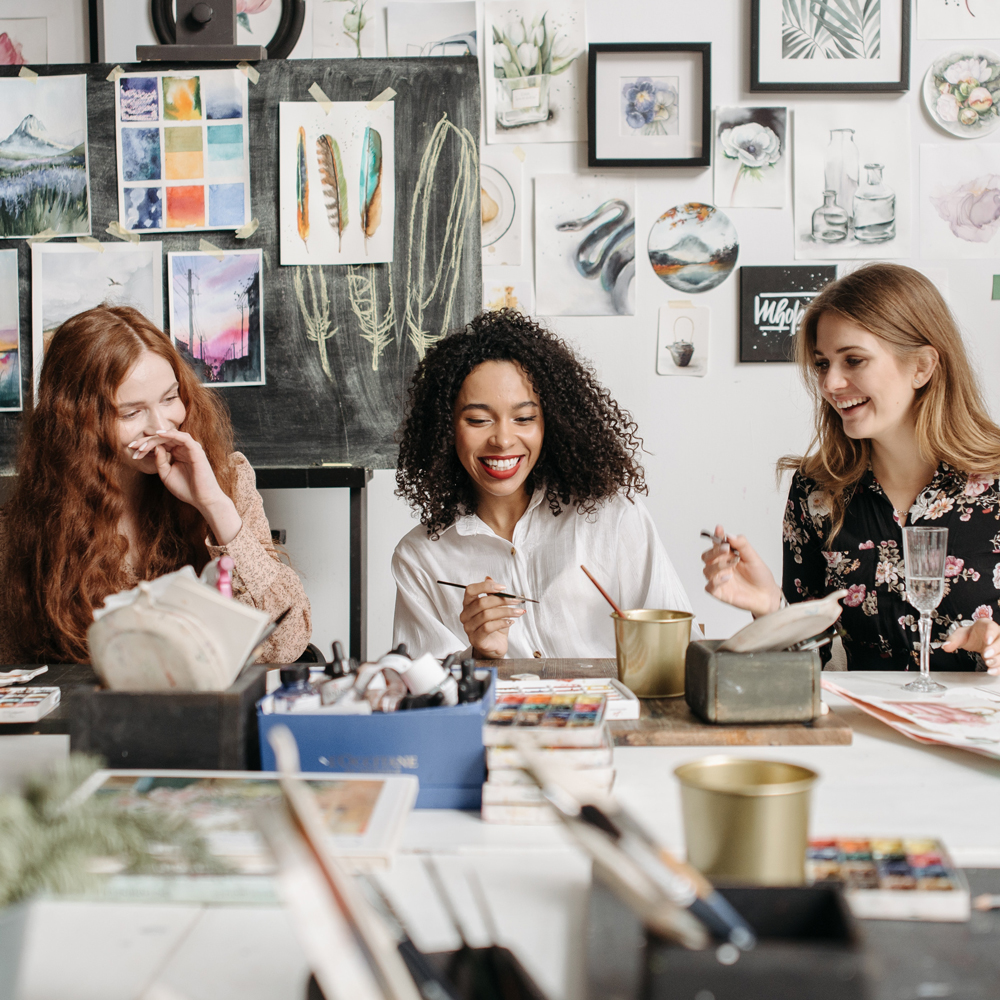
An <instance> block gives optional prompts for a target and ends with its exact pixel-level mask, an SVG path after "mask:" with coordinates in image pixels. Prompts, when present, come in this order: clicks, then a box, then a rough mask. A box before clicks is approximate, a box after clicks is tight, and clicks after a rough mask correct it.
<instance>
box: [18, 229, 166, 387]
mask: <svg viewBox="0 0 1000 1000" xmlns="http://www.w3.org/2000/svg"><path fill="white" fill-rule="evenodd" d="M103 246H104V252H103V253H98V252H97V251H96V250H92V249H91V248H90V247H86V246H80V245H78V244H74V243H68V244H67V243H36V244H35V245H34V246H32V248H31V346H32V354H33V357H34V375H35V379H36V382H37V379H38V373H39V372H40V370H41V364H42V359H43V357H44V354H45V348H46V347H47V346H48V343H49V341H50V340H51V339H52V335H53V334H54V333H55V332H56V330H58V329H59V327H60V326H61V325H62V324H63V323H64V322H65V321H66V320H68V319H69V318H70V316H75V315H76V314H77V313H80V312H83V311H84V310H85V309H93V308H94V306H99V305H102V304H103V305H112V306H131V307H132V308H134V309H138V310H139V312H141V313H142V314H143V316H145V317H146V318H147V319H148V320H150V321H151V322H152V323H154V324H155V325H156V326H158V327H159V328H160V329H161V330H162V329H163V255H162V244H161V243H159V242H156V241H150V242H146V243H137V244H132V243H105V244H103Z"/></svg>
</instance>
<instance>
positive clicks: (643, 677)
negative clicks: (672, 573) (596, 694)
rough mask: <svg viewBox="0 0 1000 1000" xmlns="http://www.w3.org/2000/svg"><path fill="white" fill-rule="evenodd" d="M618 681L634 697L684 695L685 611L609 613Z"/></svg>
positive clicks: (687, 614)
mask: <svg viewBox="0 0 1000 1000" xmlns="http://www.w3.org/2000/svg"><path fill="white" fill-rule="evenodd" d="M611 618H612V619H613V620H614V623H615V651H616V652H617V654H618V680H620V681H621V682H622V684H624V685H625V686H626V687H627V688H628V689H629V690H630V691H632V692H633V693H634V694H635V695H636V697H638V698H675V697H677V696H678V695H682V694H684V669H685V668H684V663H685V660H684V657H685V653H686V651H687V648H688V643H689V642H690V640H691V622H692V621H694V615H692V614H691V613H690V612H689V611H663V610H652V609H649V608H637V609H635V610H633V611H626V612H625V617H624V618H620V617H619V616H618V615H617V614H613V615H612V616H611Z"/></svg>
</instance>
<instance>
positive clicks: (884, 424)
mask: <svg viewBox="0 0 1000 1000" xmlns="http://www.w3.org/2000/svg"><path fill="white" fill-rule="evenodd" d="M936 361H937V356H936V352H934V350H933V348H927V349H926V350H925V351H924V352H917V353H915V355H914V357H913V359H912V360H906V361H904V360H903V359H900V358H899V357H897V355H896V354H895V353H894V352H893V351H892V350H891V349H890V347H889V345H888V344H887V343H886V342H885V341H884V340H882V339H881V338H880V337H876V336H875V334H873V333H869V332H868V331H867V330H865V329H864V328H863V327H860V326H858V325H857V324H856V323H854V322H852V321H851V320H849V319H846V318H845V317H843V316H841V315H839V314H838V313H834V312H825V313H823V314H822V315H821V316H820V317H819V320H818V322H817V324H816V349H815V352H814V363H815V365H816V370H817V377H818V380H819V388H820V392H821V393H822V394H823V398H824V399H825V400H826V401H827V402H828V403H829V404H830V405H831V406H832V407H833V408H834V409H835V410H836V411H837V414H838V415H839V416H840V419H841V420H842V421H843V423H844V433H845V434H846V435H847V436H848V437H849V438H854V439H856V440H858V439H863V438H868V439H870V440H872V441H879V440H880V439H888V438H889V437H891V436H892V435H893V434H894V433H895V432H896V431H898V430H900V429H901V428H903V427H905V426H907V425H911V424H912V423H913V420H914V415H913V401H914V399H915V397H916V393H917V389H918V388H919V387H920V386H922V385H924V384H925V383H926V382H927V380H928V379H929V378H930V376H931V373H932V372H933V370H934V367H935V364H936Z"/></svg>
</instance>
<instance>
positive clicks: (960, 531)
mask: <svg viewBox="0 0 1000 1000" xmlns="http://www.w3.org/2000/svg"><path fill="white" fill-rule="evenodd" d="M796 355H797V361H798V364H799V366H800V368H801V370H802V374H803V377H804V379H805V382H806V385H807V386H808V388H809V390H810V392H811V394H812V396H813V399H814V401H815V436H814V438H813V441H812V444H811V445H810V447H809V450H808V453H807V454H806V455H805V456H804V457H801V458H800V457H791V456H787V457H785V458H783V459H782V460H781V461H780V462H779V463H778V468H779V469H781V470H791V471H793V472H794V476H793V478H792V485H791V489H790V491H789V494H788V503H787V505H786V508H785V518H784V531H783V542H784V565H783V573H782V584H783V586H782V587H781V588H779V587H778V585H777V583H776V582H775V580H774V578H773V577H772V575H771V573H770V571H769V570H768V568H767V567H766V566H765V564H764V563H763V561H762V560H761V559H760V557H759V556H758V555H757V553H756V552H754V550H753V548H752V547H751V546H750V545H749V543H748V542H747V540H746V538H744V537H743V536H742V535H740V536H725V533H724V531H723V530H722V527H721V526H720V527H719V528H718V529H717V531H716V535H717V537H720V538H721V537H725V538H726V543H725V544H720V545H716V546H714V547H713V548H712V549H711V550H709V551H708V552H706V553H705V554H704V555H703V556H702V559H703V560H704V562H705V576H706V578H707V580H708V584H707V586H706V588H705V589H706V590H707V591H708V592H709V593H710V594H714V595H715V596H716V597H718V598H719V599H720V600H723V601H725V602H726V603H728V604H733V605H735V606H736V607H740V608H744V609H746V610H748V611H751V612H753V614H754V616H759V615H763V614H768V613H770V612H772V611H775V610H777V609H778V608H779V607H780V606H781V604H782V603H783V600H787V601H790V602H793V603H794V602H796V601H803V600H807V599H811V598H817V597H822V596H824V595H825V594H828V593H830V592H831V591H833V590H839V589H845V590H847V591H848V593H847V596H846V597H845V598H844V600H843V604H844V611H843V614H842V616H841V618H840V622H839V623H838V631H839V632H840V634H841V636H842V638H843V641H844V648H845V650H846V652H847V659H848V666H849V668H850V669H854V670H903V669H907V668H909V667H910V666H911V665H916V664H917V663H918V652H917V651H918V643H917V620H918V617H919V616H918V615H917V614H916V613H915V611H914V609H913V607H912V606H911V605H909V604H908V603H907V601H906V581H905V575H904V570H903V535H902V528H903V525H905V524H914V525H922V526H925V527H942V528H948V552H949V553H950V554H949V556H948V560H947V566H946V569H945V592H944V598H943V599H942V601H941V603H940V605H939V607H938V608H937V610H936V611H935V612H933V616H934V624H933V632H932V639H933V641H934V643H935V645H936V646H937V645H938V644H940V645H939V646H938V648H933V649H932V651H931V669H932V670H974V669H976V667H977V665H978V664H979V658H978V657H977V656H974V655H972V654H980V656H981V657H982V660H984V661H985V664H986V666H987V668H988V669H989V671H990V672H991V673H994V672H1000V625H998V624H997V621H998V620H1000V600H998V598H1000V492H998V484H997V477H998V474H1000V427H997V425H996V424H995V423H993V421H992V420H991V419H990V417H989V415H988V413H987V411H986V406H985V405H984V403H983V399H982V396H981V394H980V391H979V387H978V385H977V383H976V379H975V376H974V375H973V372H972V368H971V366H970V364H969V359H968V356H967V355H966V352H965V347H964V345H963V343H962V337H961V334H960V333H959V331H958V327H957V326H956V324H955V321H954V319H953V318H952V316H951V314H950V312H949V311H948V307H947V306H946V305H945V303H944V300H943V299H942V298H941V295H940V294H939V293H938V291H937V289H936V288H935V287H934V285H933V284H932V283H931V282H930V281H929V280H928V279H927V278H926V277H924V276H923V275H922V274H920V272H918V271H914V270H912V269H911V268H908V267H902V266H900V265H897V264H882V263H879V264H870V265H867V266H865V267H862V268H859V269H858V270H856V271H854V272H852V273H851V274H848V275H846V276H845V277H843V278H841V279H839V280H838V281H835V282H832V283H831V284H829V285H827V287H826V288H824V289H823V291H822V292H821V293H820V294H819V295H818V296H816V298H815V299H813V301H812V303H811V304H810V306H809V308H808V310H807V312H806V314H805V315H804V316H803V319H802V323H801V326H800V328H799V331H798V335H797V338H796Z"/></svg>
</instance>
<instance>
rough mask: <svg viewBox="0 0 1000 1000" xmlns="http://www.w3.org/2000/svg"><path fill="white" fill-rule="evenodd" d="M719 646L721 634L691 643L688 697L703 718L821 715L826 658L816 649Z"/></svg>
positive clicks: (761, 719)
mask: <svg viewBox="0 0 1000 1000" xmlns="http://www.w3.org/2000/svg"><path fill="white" fill-rule="evenodd" d="M718 646H719V640H718V639H709V640H705V639H699V640H697V641H695V642H692V643H691V644H690V645H689V646H688V647H687V654H686V662H685V668H684V697H685V699H686V700H687V703H688V707H689V708H690V709H691V711H692V712H694V714H695V715H697V716H698V718H699V719H703V720H704V721H705V722H808V721H809V720H811V719H816V718H819V715H820V713H821V712H822V709H823V703H822V698H821V686H822V673H821V672H822V667H823V664H822V660H821V659H820V655H819V652H818V651H817V650H815V649H810V650H808V651H803V652H792V651H790V650H780V651H770V652H764V653H722V652H717V651H716V650H717V647H718ZM620 663H621V657H620V654H619V664H620ZM620 672H621V667H620V666H619V673H620Z"/></svg>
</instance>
